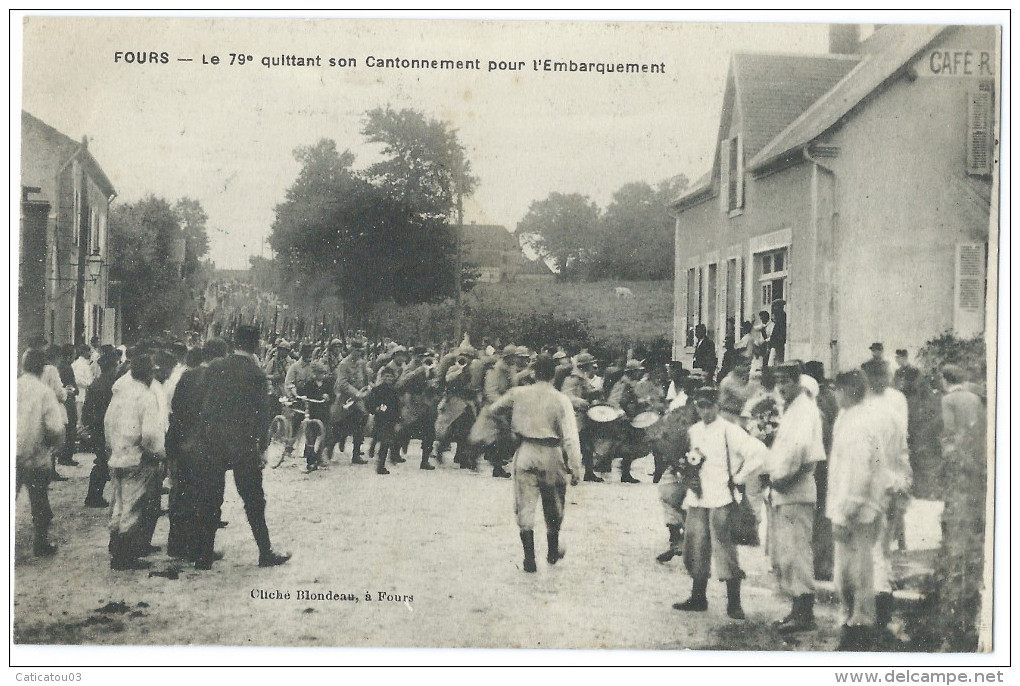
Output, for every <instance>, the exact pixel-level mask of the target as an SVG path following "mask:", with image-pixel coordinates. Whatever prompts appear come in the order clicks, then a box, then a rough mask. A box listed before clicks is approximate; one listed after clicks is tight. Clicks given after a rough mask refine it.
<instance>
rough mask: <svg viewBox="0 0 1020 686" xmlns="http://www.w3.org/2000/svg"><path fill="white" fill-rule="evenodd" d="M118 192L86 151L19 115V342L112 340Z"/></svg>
mask: <svg viewBox="0 0 1020 686" xmlns="http://www.w3.org/2000/svg"><path fill="white" fill-rule="evenodd" d="M115 195H116V193H115V191H114V188H113V185H112V184H111V183H110V180H109V179H108V178H107V176H106V174H105V173H104V172H103V169H102V167H100V166H99V163H98V162H96V160H95V158H94V157H93V156H92V154H91V153H90V152H89V150H88V141H87V140H86V139H84V138H83V139H82V141H81V142H77V141H75V140H73V139H71V138H69V137H68V136H66V135H64V134H62V133H60V132H59V131H57V130H56V129H54V128H53V127H51V126H49V125H47V124H45V123H44V122H42V121H41V120H39V119H37V118H36V117H34V116H32V115H31V114H29V113H28V112H24V111H23V112H22V114H21V223H20V224H21V225H20V254H19V263H20V269H19V280H18V296H19V297H18V344H19V349H24V348H25V347H26V345H27V343H28V341H29V340H31V339H32V338H33V337H37V336H42V337H44V338H45V339H46V340H47V341H48V342H50V343H56V344H62V343H86V342H88V341H89V340H90V339H91V338H92V337H93V336H96V337H98V338H99V339H100V341H101V342H103V343H114V342H115V341H116V340H117V327H118V322H117V313H116V309H115V308H113V307H110V304H111V301H110V289H111V283H110V278H109V276H110V257H109V254H110V253H109V251H110V241H109V227H108V218H109V213H110V203H111V201H112V200H113V198H114V196H115Z"/></svg>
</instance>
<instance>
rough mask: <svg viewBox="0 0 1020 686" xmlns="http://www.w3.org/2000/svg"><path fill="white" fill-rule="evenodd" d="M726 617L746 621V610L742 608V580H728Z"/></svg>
mask: <svg viewBox="0 0 1020 686" xmlns="http://www.w3.org/2000/svg"><path fill="white" fill-rule="evenodd" d="M726 616H727V617H729V618H730V619H744V608H742V607H741V606H740V579H727V580H726Z"/></svg>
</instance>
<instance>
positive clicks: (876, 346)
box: [868, 343, 885, 362]
mask: <svg viewBox="0 0 1020 686" xmlns="http://www.w3.org/2000/svg"><path fill="white" fill-rule="evenodd" d="M868 350H870V351H871V358H872V359H873V360H878V361H879V362H884V361H885V346H884V345H882V344H881V343H872V344H871V345H870V346H868Z"/></svg>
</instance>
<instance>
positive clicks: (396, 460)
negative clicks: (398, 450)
mask: <svg viewBox="0 0 1020 686" xmlns="http://www.w3.org/2000/svg"><path fill="white" fill-rule="evenodd" d="M390 462H392V463H393V464H401V463H402V462H407V460H405V459H404V458H402V457H401V456H400V455H397V456H396V457H392V456H391V457H390Z"/></svg>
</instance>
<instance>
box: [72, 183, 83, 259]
mask: <svg viewBox="0 0 1020 686" xmlns="http://www.w3.org/2000/svg"><path fill="white" fill-rule="evenodd" d="M75 178H76V179H77V176H76V177H75ZM72 212H73V215H72V217H71V227H72V229H71V232H72V241H73V243H74V244H75V245H78V238H79V236H81V190H79V189H78V182H77V181H75V188H74V207H73V210H72Z"/></svg>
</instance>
